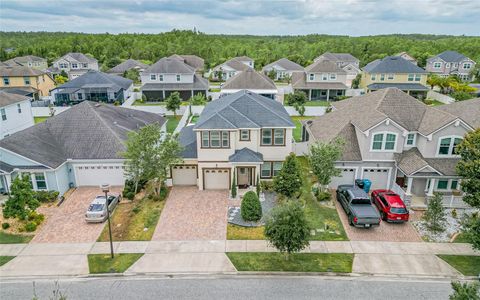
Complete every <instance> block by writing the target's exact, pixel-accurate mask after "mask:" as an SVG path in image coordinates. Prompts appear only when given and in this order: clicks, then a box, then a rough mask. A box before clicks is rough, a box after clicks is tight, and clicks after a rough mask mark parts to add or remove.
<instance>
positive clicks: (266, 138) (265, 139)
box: [262, 129, 272, 145]
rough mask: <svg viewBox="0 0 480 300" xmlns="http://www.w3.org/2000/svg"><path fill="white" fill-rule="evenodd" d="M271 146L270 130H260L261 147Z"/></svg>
mask: <svg viewBox="0 0 480 300" xmlns="http://www.w3.org/2000/svg"><path fill="white" fill-rule="evenodd" d="M271 144H272V130H271V129H262V145H271Z"/></svg>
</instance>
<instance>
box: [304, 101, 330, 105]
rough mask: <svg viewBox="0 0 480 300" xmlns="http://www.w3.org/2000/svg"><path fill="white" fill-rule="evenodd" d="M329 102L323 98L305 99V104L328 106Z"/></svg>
mask: <svg viewBox="0 0 480 300" xmlns="http://www.w3.org/2000/svg"><path fill="white" fill-rule="evenodd" d="M329 105H330V102H328V101H325V100H318V101H307V102H306V103H305V106H329Z"/></svg>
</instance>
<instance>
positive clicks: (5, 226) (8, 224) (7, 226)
mask: <svg viewBox="0 0 480 300" xmlns="http://www.w3.org/2000/svg"><path fill="white" fill-rule="evenodd" d="M2 228H3V229H8V228H10V223H7V222H5V223H2Z"/></svg>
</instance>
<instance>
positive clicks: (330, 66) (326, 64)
mask: <svg viewBox="0 0 480 300" xmlns="http://www.w3.org/2000/svg"><path fill="white" fill-rule="evenodd" d="M305 71H306V72H310V73H321V72H335V73H337V74H346V73H347V72H345V70H343V69H342V68H340V67H339V66H338V65H337V64H336V63H335V62H334V61H331V60H327V59H320V60H317V61H316V62H314V63H313V64H311V65H309V66H307V67H306V68H305Z"/></svg>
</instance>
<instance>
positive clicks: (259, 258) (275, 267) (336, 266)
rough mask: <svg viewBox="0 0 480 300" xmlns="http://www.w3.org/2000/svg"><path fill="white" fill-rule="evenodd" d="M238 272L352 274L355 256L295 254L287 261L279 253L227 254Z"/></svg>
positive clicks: (342, 254) (341, 254) (343, 254)
mask: <svg viewBox="0 0 480 300" xmlns="http://www.w3.org/2000/svg"><path fill="white" fill-rule="evenodd" d="M227 256H228V258H229V259H230V261H231V262H232V263H233V265H234V266H235V268H236V269H237V270H238V271H254V272H336V273H351V272H352V264H353V254H347V253H294V254H291V255H290V257H289V258H288V260H287V259H285V255H284V254H282V253H278V252H227Z"/></svg>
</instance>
